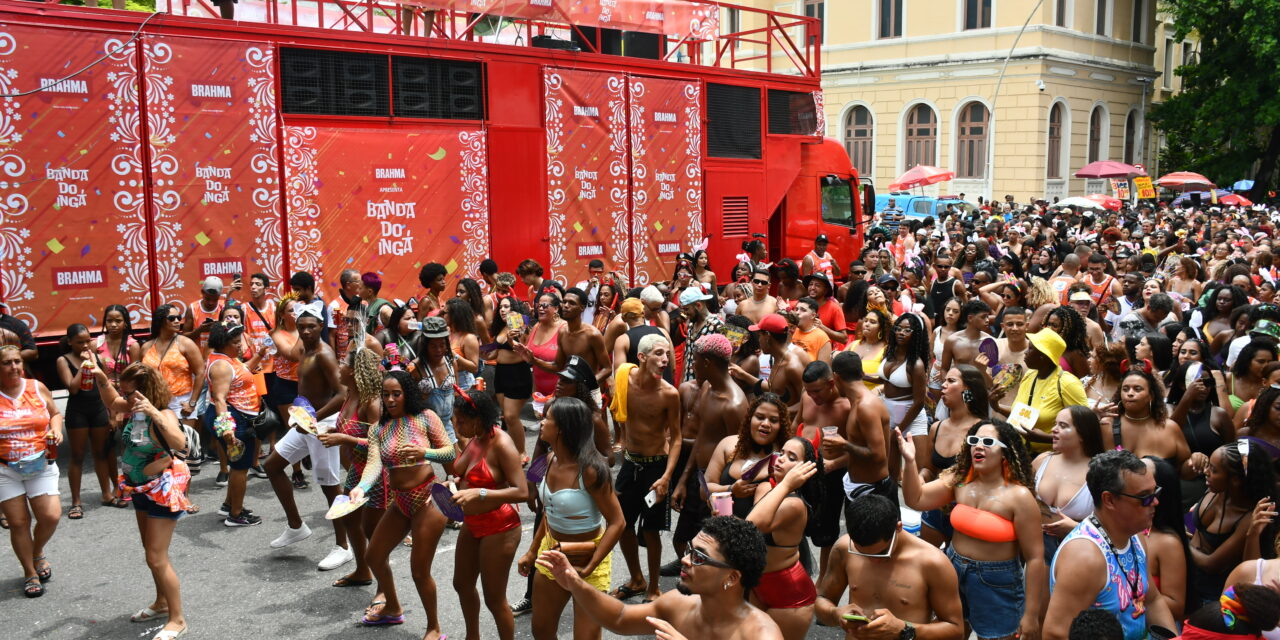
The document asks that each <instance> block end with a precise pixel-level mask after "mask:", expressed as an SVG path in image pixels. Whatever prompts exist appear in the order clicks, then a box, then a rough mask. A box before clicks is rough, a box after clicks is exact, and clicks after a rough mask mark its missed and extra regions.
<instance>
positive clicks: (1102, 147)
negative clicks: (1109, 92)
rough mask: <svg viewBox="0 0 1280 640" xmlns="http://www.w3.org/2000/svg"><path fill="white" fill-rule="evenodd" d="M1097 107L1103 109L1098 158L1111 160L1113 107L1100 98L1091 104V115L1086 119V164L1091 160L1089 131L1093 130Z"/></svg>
mask: <svg viewBox="0 0 1280 640" xmlns="http://www.w3.org/2000/svg"><path fill="white" fill-rule="evenodd" d="M1095 109H1102V129H1101V131H1100V132H1099V136H1098V160H1110V159H1111V109H1110V108H1108V107H1107V103H1105V102H1103V101H1101V100H1098V101H1096V102H1094V103H1093V104H1092V105H1090V106H1089V116H1088V118H1087V119H1085V121H1084V126H1085V136H1084V161H1085V164H1088V163H1089V162H1090V160H1089V132H1091V131H1092V130H1093V126H1092V120H1093V111H1094V110H1095Z"/></svg>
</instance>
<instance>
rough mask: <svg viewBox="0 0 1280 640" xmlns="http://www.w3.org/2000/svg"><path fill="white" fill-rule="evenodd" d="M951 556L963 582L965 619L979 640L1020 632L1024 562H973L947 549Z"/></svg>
mask: <svg viewBox="0 0 1280 640" xmlns="http://www.w3.org/2000/svg"><path fill="white" fill-rule="evenodd" d="M947 557H948V558H950V559H951V566H953V567H955V569H956V577H957V578H959V580H960V604H961V605H962V606H963V607H964V619H965V620H967V621H968V622H969V626H971V627H972V628H973V633H974V634H975V635H977V636H978V637H979V638H982V639H987V638H1003V637H1005V636H1011V635H1013V634H1014V633H1017V631H1018V623H1019V622H1021V621H1022V613H1023V609H1024V607H1025V604H1026V598H1025V594H1024V591H1023V580H1022V563H1021V562H1019V561H1017V560H999V561H995V562H983V561H979V560H971V559H969V558H966V557H964V556H962V555H960V554H958V553H956V552H955V549H953V548H951V547H950V546H948V547H947Z"/></svg>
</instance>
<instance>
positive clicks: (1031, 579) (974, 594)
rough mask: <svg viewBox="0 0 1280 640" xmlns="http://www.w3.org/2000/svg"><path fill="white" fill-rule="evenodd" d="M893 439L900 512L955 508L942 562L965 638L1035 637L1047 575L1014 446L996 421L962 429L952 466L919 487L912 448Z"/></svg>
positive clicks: (1014, 438)
mask: <svg viewBox="0 0 1280 640" xmlns="http://www.w3.org/2000/svg"><path fill="white" fill-rule="evenodd" d="M895 434H896V435H897V437H898V445H899V447H901V450H902V458H903V460H905V462H906V465H905V468H904V469H903V470H902V495H903V498H904V499H905V500H906V503H907V505H908V506H910V507H911V508H912V509H916V510H918V511H928V510H930V509H940V508H942V507H944V506H946V505H947V504H949V503H955V507H954V508H953V509H952V511H951V525H952V527H953V528H954V529H955V534H954V536H953V537H952V538H951V545H950V546H949V547H948V548H947V556H948V557H950V558H951V564H952V566H953V567H955V570H956V575H957V577H958V578H959V581H960V601H961V604H962V605H963V606H964V617H965V619H966V620H968V621H969V624H970V626H971V627H972V628H973V632H974V633H975V634H976V635H977V637H979V638H982V639H984V640H986V639H993V638H1013V637H1014V636H1015V634H1017V635H1021V636H1026V635H1027V634H1032V635H1033V636H1034V635H1038V634H1039V628H1040V610H1041V605H1042V604H1043V602H1042V599H1043V594H1044V593H1046V592H1047V584H1046V580H1047V575H1048V574H1047V572H1046V571H1045V562H1044V538H1043V535H1042V533H1041V528H1040V503H1039V502H1038V500H1037V499H1036V495H1035V492H1034V491H1033V489H1032V487H1034V486H1035V485H1034V481H1033V480H1032V475H1031V458H1030V456H1029V455H1028V454H1027V449H1026V446H1025V445H1023V442H1022V438H1021V437H1019V436H1018V433H1017V432H1016V431H1014V429H1013V427H1011V426H1009V425H1008V423H1005V422H1003V421H989V420H984V421H982V422H979V423H978V424H976V425H974V426H973V427H971V428H970V429H969V433H968V435H967V436H966V437H965V441H964V444H963V445H962V446H961V449H960V454H959V456H957V459H956V464H955V466H953V467H951V468H950V469H947V470H946V471H944V472H943V473H942V474H941V475H940V476H939V478H938V479H937V480H934V481H932V482H929V483H925V482H924V481H923V480H922V479H921V477H920V471H919V468H918V467H917V466H916V448H915V444H914V443H913V442H912V441H911V440H908V439H907V438H904V437H903V434H902V433H901V432H900V431H897V430H895ZM1024 572H1025V584H1024Z"/></svg>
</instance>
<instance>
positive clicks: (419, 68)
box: [280, 48, 485, 120]
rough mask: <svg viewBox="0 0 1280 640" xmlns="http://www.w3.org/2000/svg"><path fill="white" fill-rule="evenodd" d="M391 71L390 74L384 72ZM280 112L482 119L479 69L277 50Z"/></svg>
mask: <svg viewBox="0 0 1280 640" xmlns="http://www.w3.org/2000/svg"><path fill="white" fill-rule="evenodd" d="M388 72H390V73H388ZM280 83H281V89H282V94H283V106H284V112H285V113H296V114H306V115H338V116H389V115H391V106H392V104H393V102H394V106H395V115H396V116H399V117H408V118H441V119H455V120H483V119H484V114H485V109H484V104H485V103H484V67H483V65H482V64H481V63H479V62H469V61H454V60H434V59H429V58H414V57H407V56H391V57H390V59H388V56H385V55H378V54H371V53H356V52H347V51H319V50H314V49H293V48H282V49H281V50H280Z"/></svg>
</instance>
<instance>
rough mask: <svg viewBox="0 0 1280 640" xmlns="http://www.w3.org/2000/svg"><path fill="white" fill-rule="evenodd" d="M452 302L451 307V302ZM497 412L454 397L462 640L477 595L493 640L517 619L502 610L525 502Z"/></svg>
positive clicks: (475, 621) (476, 625)
mask: <svg viewBox="0 0 1280 640" xmlns="http://www.w3.org/2000/svg"><path fill="white" fill-rule="evenodd" d="M450 302H452V301H450ZM501 416H502V410H501V408H500V407H499V406H498V401H497V399H496V398H494V397H493V394H491V393H489V392H488V391H476V390H474V389H473V390H471V391H456V392H455V393H454V401H453V427H454V429H455V430H457V433H458V436H460V437H462V438H468V439H469V440H470V441H469V442H468V443H467V445H466V447H465V448H463V450H462V452H461V453H460V454H459V455H458V459H457V460H456V461H455V462H454V469H456V470H457V473H458V475H459V476H460V477H461V480H460V481H459V483H458V492H457V493H455V494H453V501H454V503H455V504H457V505H458V506H460V507H462V513H463V514H464V516H463V519H462V531H461V532H459V533H458V548H457V552H456V553H455V555H454V565H453V586H454V589H456V590H457V591H458V600H459V601H460V603H461V605H462V617H463V619H464V620H466V623H467V637H468V638H478V637H480V594H479V593H477V592H476V579H477V578H479V579H480V580H481V581H483V585H484V604H485V606H486V607H488V609H489V611H490V612H491V613H493V621H494V624H496V625H497V627H498V637H499V638H501V639H502V640H511V639H512V638H514V637H515V634H516V619H515V616H513V615H512V613H511V608H510V607H509V606H508V605H507V577H508V576H509V575H510V574H511V564H512V560H513V559H515V557H516V547H517V546H519V544H520V514H519V513H518V512H517V511H516V508H515V506H513V505H514V504H518V503H520V502H522V501H524V500H525V498H527V497H528V488H527V487H526V486H525V479H524V471H523V470H522V469H521V467H520V452H519V451H517V450H516V445H515V442H513V441H512V440H511V436H509V435H507V433H506V432H505V431H503V430H502V428H501V427H499V426H498V420H499V418H500V417H501Z"/></svg>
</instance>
